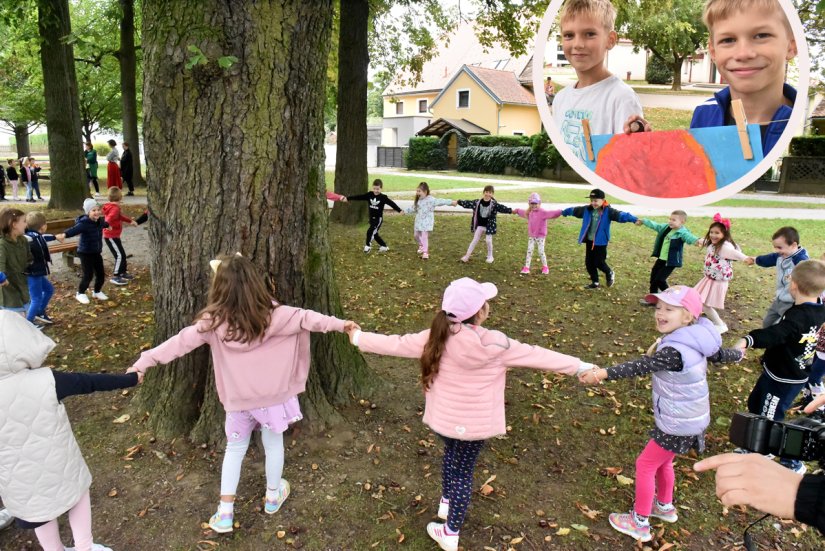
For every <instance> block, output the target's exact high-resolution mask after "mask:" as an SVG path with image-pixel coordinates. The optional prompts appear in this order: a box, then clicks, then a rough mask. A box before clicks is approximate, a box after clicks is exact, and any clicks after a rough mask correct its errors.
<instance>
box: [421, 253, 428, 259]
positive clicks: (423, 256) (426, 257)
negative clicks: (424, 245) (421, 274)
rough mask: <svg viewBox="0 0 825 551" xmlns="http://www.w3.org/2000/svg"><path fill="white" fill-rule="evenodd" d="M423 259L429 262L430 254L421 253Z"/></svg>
mask: <svg viewBox="0 0 825 551" xmlns="http://www.w3.org/2000/svg"><path fill="white" fill-rule="evenodd" d="M421 258H423V259H424V260H427V259H428V258H430V253H421Z"/></svg>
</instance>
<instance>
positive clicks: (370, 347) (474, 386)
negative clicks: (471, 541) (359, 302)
mask: <svg viewBox="0 0 825 551" xmlns="http://www.w3.org/2000/svg"><path fill="white" fill-rule="evenodd" d="M456 327H457V328H458V332H457V333H455V334H453V335H451V336H450V338H449V339H447V345H446V347H445V349H444V354H443V355H442V356H441V362H440V363H439V366H438V374H437V375H436V376H435V379H433V383H432V384H431V385H430V389H429V390H428V391H427V392H425V393H424V397H425V402H426V407H425V409H424V423H426V424H427V425H429V427H430V428H431V429H432V430H434V431H435V432H437V433H438V434H441V435H443V436H447V437H449V438H455V439H456V440H483V439H485V438H490V437H492V436H497V435H499V434H504V433H505V432H506V430H507V428H506V421H505V417H504V385H505V382H506V376H507V368H509V367H532V368H536V369H543V370H548V371H559V372H561V373H565V374H567V375H573V374H575V373H576V371H577V369H578V368H579V365H580V364H581V361H580V360H579V359H578V358H574V357H573V356H567V355H565V354H559V353H558V352H553V351H552V350H547V349H546V348H542V347H540V346H532V345H529V344H523V343H520V342H518V341H516V340H513V339H510V338H508V337H507V336H506V335H505V334H503V333H501V332H499V331H490V330H487V329H485V328H483V327H479V326H477V325H466V324H463V325H456ZM429 335H430V330H429V329H427V330H426V331H422V332H420V333H414V334H409V335H400V336H399V335H378V334H376V333H359V334H358V337H357V344H358V347H359V348H360V349H361V350H363V351H364V352H373V353H376V354H387V355H390V356H399V357H402V358H420V357H421V354H422V353H423V351H424V345H425V344H427V340H428V339H429Z"/></svg>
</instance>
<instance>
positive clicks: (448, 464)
mask: <svg viewBox="0 0 825 551" xmlns="http://www.w3.org/2000/svg"><path fill="white" fill-rule="evenodd" d="M441 438H442V439H443V440H444V464H443V465H442V467H441V494H442V498H443V499H446V500H448V501H449V502H450V512H449V514H448V515H447V527H448V528H449V529H450V530H452V531H453V532H458V531H459V530H461V526H462V525H463V524H464V517H465V516H467V507H469V506H470V495H471V494H472V492H473V471H474V470H475V467H476V460H477V459H478V454H479V452H480V451H481V448H482V447H483V446H484V440H455V439H453V438H448V437H446V436H441Z"/></svg>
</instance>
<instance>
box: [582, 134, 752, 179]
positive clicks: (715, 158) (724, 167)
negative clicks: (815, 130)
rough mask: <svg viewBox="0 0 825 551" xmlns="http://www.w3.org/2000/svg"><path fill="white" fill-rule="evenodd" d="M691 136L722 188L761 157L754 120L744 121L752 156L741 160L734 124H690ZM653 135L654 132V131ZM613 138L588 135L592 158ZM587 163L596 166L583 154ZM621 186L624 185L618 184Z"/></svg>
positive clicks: (741, 174) (589, 165)
mask: <svg viewBox="0 0 825 551" xmlns="http://www.w3.org/2000/svg"><path fill="white" fill-rule="evenodd" d="M688 132H690V133H691V135H693V137H694V139H696V141H697V142H699V145H701V146H702V147H703V148H704V150H705V153H706V154H707V156H708V159H710V162H711V165H712V166H713V168H714V170H715V171H716V187H717V189H719V188H723V187H725V186H727V185H729V184H731V183H733V182H735V181H736V180H738V179H739V178H741V177H742V176H744V175H745V174H747V173H748V172H750V170H751V169H752V168H753V167H755V166H756V165H757V164H758V163H759V162H760V161H761V160H762V158H763V154H762V136H761V134H760V132H759V125H758V124H749V125H748V136H749V137H750V142H751V148H752V149H753V159H751V160H745V159H744V158H743V157H742V147H741V146H740V145H739V133H738V132H737V131H736V127H735V126H714V127H709V128H693V129H690V130H688ZM654 135H655V133H654ZM612 138H613V135H610V134H602V135H597V136H591V143H592V144H593V153H594V155H595V157H596V159H598V158H599V152H600V151H601V150H602V149H603V148H604V146H605V145H607V143H608V142H609V141H610V140H611V139H612ZM581 143H582V151H586V149H585V146H584V143H585V142H584V136H582V137H581ZM584 163H585V164H586V165H587V167H588V168H589V169H590V170H592V171H594V172H595V170H596V162H595V161H589V160H587V158H586V155H585V158H584ZM620 187H624V186H620Z"/></svg>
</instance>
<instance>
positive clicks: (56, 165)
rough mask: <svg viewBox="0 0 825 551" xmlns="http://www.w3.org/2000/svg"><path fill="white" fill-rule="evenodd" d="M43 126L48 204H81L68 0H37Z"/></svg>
mask: <svg viewBox="0 0 825 551" xmlns="http://www.w3.org/2000/svg"><path fill="white" fill-rule="evenodd" d="M37 20H38V30H39V33H40V41H41V42H40V60H41V66H42V68H43V94H44V96H45V100H46V129H47V131H48V135H49V162H50V182H51V198H50V200H49V206H50V207H52V208H59V209H76V208H80V206H81V204H82V203H83V199H85V198H86V197H87V196H88V191H87V190H86V169H85V166H84V162H83V146H82V144H81V137H80V108H79V106H78V95H77V77H76V75H75V67H74V52H73V48H72V44H71V43H70V42H69V41H68V40H67V38H68V37H69V35H71V32H72V26H71V22H70V19H69V2H68V0H37Z"/></svg>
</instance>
